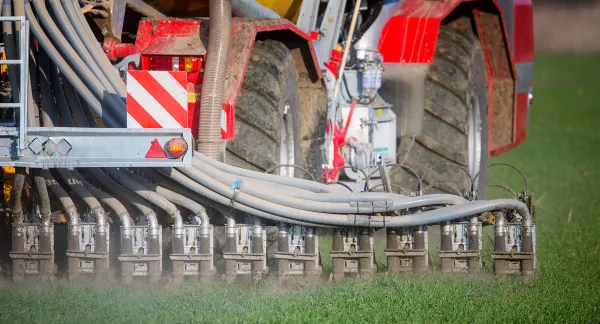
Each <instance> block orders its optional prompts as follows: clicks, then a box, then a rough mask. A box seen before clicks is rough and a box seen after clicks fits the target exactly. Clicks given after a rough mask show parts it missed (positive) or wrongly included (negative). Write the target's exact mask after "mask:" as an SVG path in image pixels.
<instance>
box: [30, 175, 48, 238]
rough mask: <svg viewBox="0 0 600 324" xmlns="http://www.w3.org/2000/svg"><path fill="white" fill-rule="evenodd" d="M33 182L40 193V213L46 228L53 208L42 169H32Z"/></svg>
mask: <svg viewBox="0 0 600 324" xmlns="http://www.w3.org/2000/svg"><path fill="white" fill-rule="evenodd" d="M32 171H33V173H34V175H33V183H34V184H35V189H36V191H37V193H38V199H39V206H40V214H41V217H42V225H43V227H44V228H45V229H47V228H48V227H49V226H50V217H51V216H52V210H51V209H50V196H49V195H48V188H46V179H45V178H44V176H43V175H42V170H40V169H36V170H32Z"/></svg>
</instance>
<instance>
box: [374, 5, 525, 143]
mask: <svg viewBox="0 0 600 324" xmlns="http://www.w3.org/2000/svg"><path fill="white" fill-rule="evenodd" d="M462 3H469V4H470V5H471V9H472V10H473V15H474V17H475V19H476V23H477V18H478V14H479V10H480V8H484V9H489V7H490V6H493V9H495V10H496V11H497V12H499V14H500V18H501V22H500V28H501V29H502V33H503V34H502V36H498V35H497V32H495V31H494V32H493V34H491V37H494V38H499V39H493V40H492V39H488V40H487V41H486V39H485V36H484V35H485V33H483V29H482V28H483V26H482V25H481V24H477V25H478V26H477V31H478V34H479V37H480V40H481V42H482V46H483V50H484V54H485V55H486V61H487V64H488V73H487V74H488V88H489V89H490V111H489V116H490V153H491V154H494V155H496V154H500V153H502V152H504V151H506V150H508V149H510V148H513V147H515V146H517V145H519V144H520V143H522V142H523V141H524V140H525V135H526V131H527V122H528V115H529V107H530V88H531V86H532V78H533V22H532V20H533V18H532V5H531V0H446V1H423V0H405V1H403V3H402V5H401V6H400V8H399V9H398V10H397V12H396V13H395V14H394V15H393V16H392V18H390V20H389V21H388V22H387V24H386V25H385V26H384V28H383V30H382V33H381V37H380V39H379V51H380V52H381V53H382V54H383V57H384V62H385V63H400V64H404V63H420V64H431V63H432V62H433V59H434V56H435V47H436V43H437V36H438V32H439V28H440V24H441V22H442V20H443V19H444V18H446V17H447V16H448V15H449V14H450V13H452V12H453V11H454V10H455V9H456V8H457V7H458V6H459V5H460V4H462ZM490 33H491V32H490ZM490 33H488V34H490ZM491 37H490V38H491ZM498 40H499V41H501V42H502V43H504V44H506V46H505V49H506V51H504V53H509V55H505V54H504V53H501V54H499V53H498V52H497V51H494V50H496V49H497V48H494V49H492V48H491V46H488V44H489V43H492V42H493V41H498ZM493 54H495V55H493ZM499 55H503V56H504V58H503V59H502V60H504V61H507V62H508V64H507V65H506V68H505V69H504V70H500V69H503V68H502V67H499V65H498V64H495V63H496V62H495V61H494V59H495V58H498V56H499ZM498 78H502V79H503V80H507V81H508V80H511V79H512V83H513V84H514V92H513V93H508V94H507V95H510V96H511V97H512V96H513V94H514V98H511V101H512V102H513V107H512V108H511V107H505V108H503V107H497V108H498V111H497V112H496V113H501V114H504V115H506V114H512V116H508V118H497V120H496V121H495V122H494V121H493V120H494V118H493V117H494V115H495V113H494V110H493V109H494V102H495V101H501V98H498V95H496V97H494V92H493V90H494V86H493V85H494V84H495V79H498ZM504 101H506V100H504ZM500 108H502V111H500ZM507 123H508V125H507ZM510 124H512V125H510ZM506 129H511V130H512V132H511V134H508V138H507V139H504V138H501V134H506ZM494 130H495V131H494ZM504 137H506V136H504Z"/></svg>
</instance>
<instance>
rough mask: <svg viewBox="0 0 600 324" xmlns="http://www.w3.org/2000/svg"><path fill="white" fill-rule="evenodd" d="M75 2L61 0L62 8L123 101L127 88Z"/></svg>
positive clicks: (73, 0)
mask: <svg viewBox="0 0 600 324" xmlns="http://www.w3.org/2000/svg"><path fill="white" fill-rule="evenodd" d="M75 1H77V0H61V3H62V8H63V9H64V11H65V13H66V14H67V18H68V19H69V22H70V23H71V25H72V26H73V28H74V29H75V31H76V32H77V34H78V35H79V39H80V40H81V41H82V42H83V45H84V46H85V47H86V48H87V50H88V52H89V53H90V54H91V55H92V57H93V59H94V61H96V63H98V64H99V66H100V69H101V70H102V72H103V73H104V75H105V76H106V77H107V78H108V80H109V81H110V84H112V85H113V87H115V89H117V92H118V93H119V94H120V95H123V98H122V99H123V100H125V99H126V98H127V95H126V87H125V85H124V83H123V80H121V77H120V76H119V74H118V72H117V71H116V70H115V68H114V67H113V65H112V64H111V63H110V61H109V60H108V58H107V57H106V54H105V53H104V50H103V49H102V46H100V44H99V43H98V41H96V38H95V36H94V34H93V32H92V30H91V28H90V25H89V24H88V23H87V21H86V20H85V17H84V16H83V13H82V12H81V9H80V8H79V4H78V3H77V7H75V5H76V4H75Z"/></svg>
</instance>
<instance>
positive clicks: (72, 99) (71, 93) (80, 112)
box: [61, 78, 96, 127]
mask: <svg viewBox="0 0 600 324" xmlns="http://www.w3.org/2000/svg"><path fill="white" fill-rule="evenodd" d="M61 81H62V86H63V89H65V96H66V98H67V102H68V103H69V107H71V112H72V114H73V118H74V121H75V123H76V124H77V126H78V127H96V123H95V122H94V123H93V124H90V123H89V122H88V120H87V118H86V117H85V114H84V109H85V110H89V109H88V108H87V107H86V108H84V107H83V106H82V105H81V101H79V97H78V96H77V92H75V89H74V88H73V86H72V85H71V83H70V82H69V80H67V79H65V78H61Z"/></svg>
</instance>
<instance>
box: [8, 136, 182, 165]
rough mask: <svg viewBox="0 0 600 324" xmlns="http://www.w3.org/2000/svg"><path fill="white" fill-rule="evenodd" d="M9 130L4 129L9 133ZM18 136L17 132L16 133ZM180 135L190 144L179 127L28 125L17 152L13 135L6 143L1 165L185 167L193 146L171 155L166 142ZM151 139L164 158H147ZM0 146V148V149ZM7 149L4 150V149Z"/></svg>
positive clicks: (151, 142)
mask: <svg viewBox="0 0 600 324" xmlns="http://www.w3.org/2000/svg"><path fill="white" fill-rule="evenodd" d="M9 133H10V132H6V134H9ZM19 136H20V135H19ZM173 138H183V139H184V140H185V142H186V143H188V145H190V146H191V145H192V133H191V130H190V129H188V128H181V129H128V128H73V127H55V128H47V127H28V128H27V135H26V138H25V144H26V146H24V147H21V149H20V150H19V152H17V150H16V148H17V145H16V138H14V137H12V140H11V139H8V143H4V144H2V143H0V144H2V145H3V146H5V147H6V148H7V149H8V151H9V152H10V155H8V156H0V164H2V165H4V166H15V167H32V168H74V167H184V166H190V165H192V154H193V150H191V149H189V150H188V151H187V152H186V153H185V154H184V155H183V156H182V157H180V158H177V159H176V158H170V157H169V156H168V153H166V147H165V146H166V144H167V143H168V142H169V141H170V140H171V139H173ZM154 140H158V143H159V144H160V145H162V149H163V151H165V157H164V158H146V154H147V153H148V150H149V149H150V148H151V146H152V144H153V142H154ZM1 151H2V150H0V152H1ZM4 151H7V150H4Z"/></svg>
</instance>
